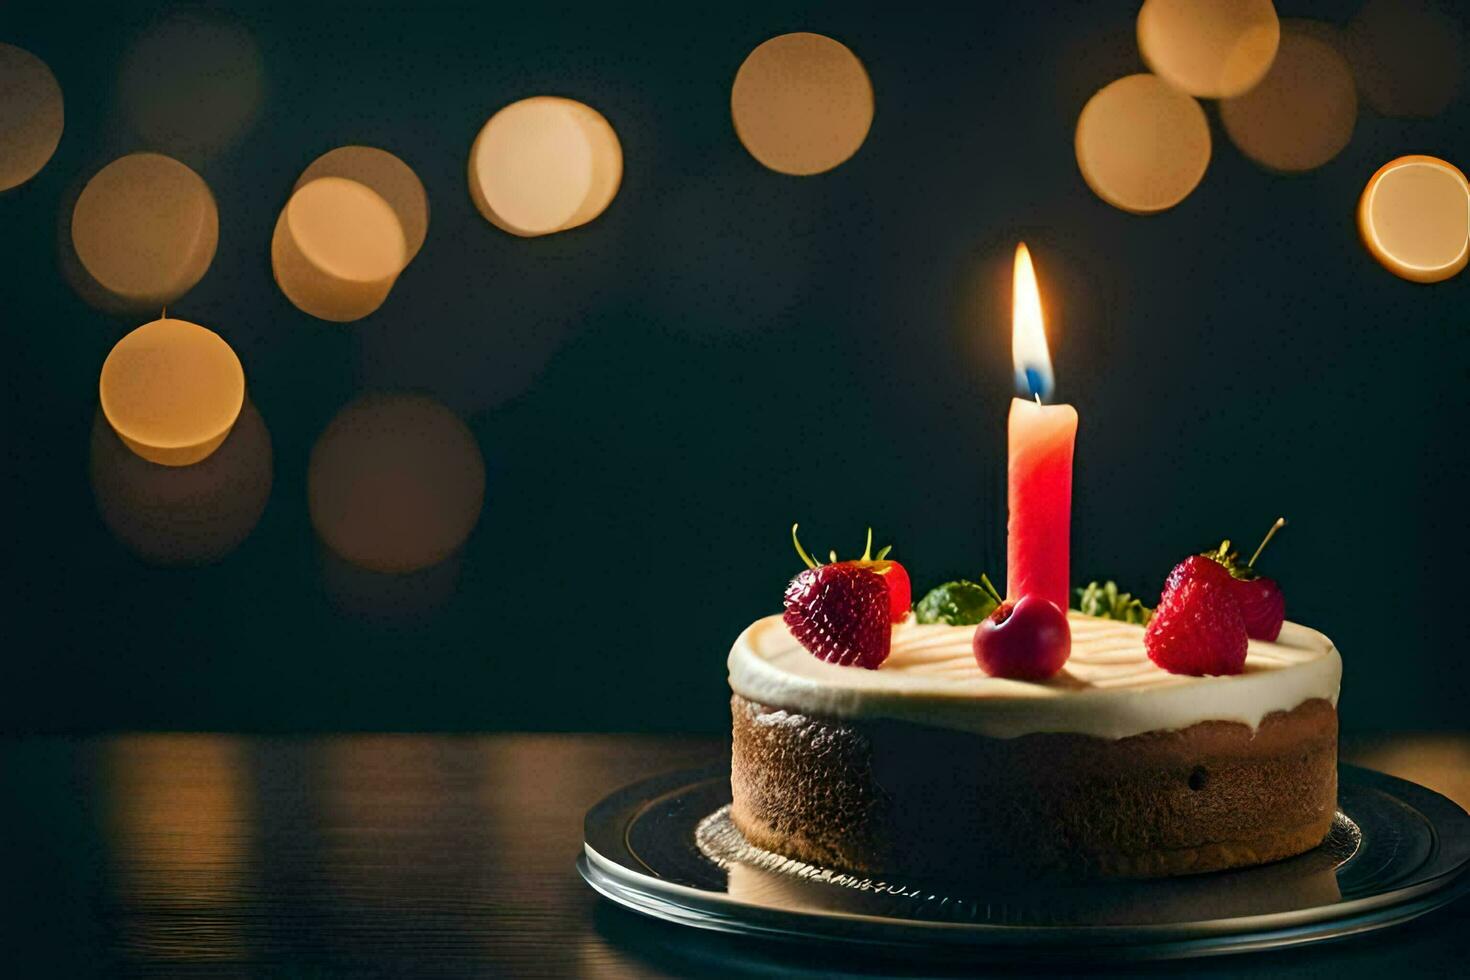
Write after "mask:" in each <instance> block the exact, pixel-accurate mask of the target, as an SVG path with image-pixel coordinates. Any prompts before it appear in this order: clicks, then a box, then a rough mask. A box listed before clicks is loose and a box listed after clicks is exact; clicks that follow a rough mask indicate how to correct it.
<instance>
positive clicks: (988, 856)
mask: <svg viewBox="0 0 1470 980" xmlns="http://www.w3.org/2000/svg"><path fill="white" fill-rule="evenodd" d="M1334 694H1335V686H1334ZM731 709H732V719H733V728H732V731H733V758H732V766H731V789H732V792H733V797H734V800H733V805H732V807H731V818H732V819H733V820H734V822H735V824H736V826H737V827H739V828H740V830H741V832H742V833H744V834H745V835H746V837H747V838H748V839H749V840H750V841H751V842H752V843H754V844H756V845H758V846H760V847H763V848H766V849H767V850H771V851H775V852H777V853H781V854H785V855H787V856H790V857H795V858H799V859H801V860H804V861H809V862H812V863H816V864H823V865H828V866H833V867H839V868H844V869H847V870H852V871H860V872H865V873H887V874H894V873H903V874H908V875H935V876H946V875H954V874H961V875H965V876H973V875H975V874H976V873H984V872H990V871H993V872H1001V873H1004V872H1014V871H1025V870H1031V869H1040V868H1046V869H1058V870H1066V871H1074V872H1083V873H1092V874H1102V875H1116V876H1139V877H1152V876H1164V875H1177V874H1189V873H1195V872H1203V871H1214V870H1221V869H1225V868H1235V867H1244V866H1247V865H1253V864H1260V863H1264V862H1266V861H1273V860H1277V859H1280V858H1284V857H1289V856H1291V855H1294V854H1299V853H1302V852H1303V851H1306V850H1309V849H1311V848H1312V847H1315V846H1316V845H1317V844H1319V843H1320V842H1321V840H1322V839H1323V838H1324V837H1325V836H1326V834H1327V832H1328V830H1329V829H1330V827H1331V824H1332V817H1333V813H1334V810H1335V807H1336V797H1337V711H1336V708H1335V706H1334V704H1333V701H1332V700H1331V699H1328V698H1325V697H1312V698H1308V699H1306V700H1304V701H1302V702H1301V703H1300V704H1298V705H1296V706H1295V707H1292V708H1291V709H1290V710H1279V711H1274V712H1272V713H1270V714H1268V715H1266V716H1265V717H1264V718H1263V719H1261V721H1260V723H1259V724H1258V725H1256V726H1255V727H1254V728H1252V727H1251V726H1250V725H1247V724H1242V723H1240V722H1236V721H1222V720H1206V721H1200V722H1197V723H1195V724H1192V725H1189V726H1188V727H1184V728H1180V729H1175V730H1156V731H1147V732H1143V733H1140V734H1136V735H1131V736H1127V737H1124V738H1118V739H1110V738H1102V737H1098V736H1095V735H1090V734H1081V733H1075V732H1038V733H1032V734H1025V735H1021V736H1018V737H1014V738H994V737H990V736H987V735H982V734H977V733H975V732H971V731H962V730H958V729H954V728H946V727H934V726H928V725H923V724H916V723H913V722H909V721H903V720H896V719H890V718H834V717H824V716H821V715H817V714H811V713H802V712H800V711H794V710H790V709H787V708H783V707H781V706H777V705H765V704H762V703H759V702H756V701H753V700H750V699H748V698H746V697H744V696H742V695H741V694H740V693H738V692H737V693H735V694H734V695H733V697H732V699H731Z"/></svg>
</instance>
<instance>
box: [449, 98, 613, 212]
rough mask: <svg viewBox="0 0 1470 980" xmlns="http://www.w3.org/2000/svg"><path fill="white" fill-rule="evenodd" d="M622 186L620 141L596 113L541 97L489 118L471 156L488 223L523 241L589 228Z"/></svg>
mask: <svg viewBox="0 0 1470 980" xmlns="http://www.w3.org/2000/svg"><path fill="white" fill-rule="evenodd" d="M622 180H623V149H622V145H621V144H620V143H619V142H618V136H617V133H615V132H614V131H613V128H612V126H611V125H610V124H609V123H608V121H607V120H606V119H605V118H603V116H602V114H601V113H599V112H598V111H597V110H595V109H593V108H592V107H590V106H587V105H583V104H582V103H581V102H576V101H573V100H572V99H563V98H558V97H554V96H546V95H541V96H535V97H533V98H529V99H522V100H521V101H519V102H513V103H511V104H510V105H508V106H506V107H505V108H503V109H501V110H500V111H499V112H497V113H495V115H493V116H491V117H490V121H489V122H487V123H485V125H484V127H483V128H482V129H481V130H480V133H479V135H478V136H476V137H475V142H474V145H473V146H472V147H471V148H470V163H469V185H470V197H471V198H472V199H473V200H474V202H475V206H476V207H477V208H479V210H480V213H481V214H482V215H484V216H485V220H486V221H489V222H490V223H491V224H493V225H495V226H496V227H497V228H500V229H501V230H503V231H508V232H510V233H511V234H512V235H520V236H522V237H526V238H529V237H533V236H536V235H549V234H551V233H553V232H558V231H566V230H568V229H571V228H575V227H577V226H578V225H584V224H586V223H587V222H589V221H591V220H592V219H594V218H596V217H597V216H598V215H600V214H602V212H603V211H605V210H606V209H607V206H608V205H609V204H611V203H612V199H613V197H615V196H616V195H617V192H618V187H619V186H620V185H621V184H622Z"/></svg>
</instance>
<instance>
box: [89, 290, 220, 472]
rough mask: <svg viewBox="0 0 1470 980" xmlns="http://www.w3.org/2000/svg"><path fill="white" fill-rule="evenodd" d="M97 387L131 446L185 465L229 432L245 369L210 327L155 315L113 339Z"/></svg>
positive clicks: (142, 453)
mask: <svg viewBox="0 0 1470 980" xmlns="http://www.w3.org/2000/svg"><path fill="white" fill-rule="evenodd" d="M97 387H98V392H99V394H100V396H101V401H102V413H103V414H104V415H105V416H107V421H108V423H109V424H110V425H111V426H112V427H113V429H115V430H116V431H117V434H118V436H119V437H121V439H122V440H123V442H125V443H127V445H128V447H129V448H130V449H132V450H133V452H135V453H137V454H138V455H139V456H142V457H143V458H144V459H147V460H151V461H153V462H155V463H161V464H162V465H164V466H188V465H190V464H191V463H197V462H199V461H200V460H201V459H204V458H205V457H206V456H208V455H209V454H210V453H212V452H214V450H215V448H216V447H218V446H219V444H220V443H222V442H224V440H225V436H227V435H229V434H230V426H232V425H234V424H235V419H236V418H238V417H239V415H240V406H241V404H242V403H243V402H244V400H245V372H244V370H243V369H242V368H241V367H240V359H239V358H238V357H236V356H235V352H234V351H233V350H231V349H230V345H229V344H227V343H225V341H224V339H223V338H221V337H220V335H219V334H217V333H215V332H214V331H212V330H207V329H205V328H204V327H201V326H199V325H198V324H197V323H190V322H189V321H187V320H174V319H164V320H154V321H153V322H152V323H145V324H143V326H141V327H139V328H138V329H136V330H134V331H133V332H132V333H130V334H128V335H127V336H126V337H124V338H123V339H122V340H119V341H118V342H117V344H116V346H114V347H113V348H112V352H111V353H110V354H108V355H107V360H106V361H104V362H103V364H102V377H101V380H100V381H99V383H98V386H97Z"/></svg>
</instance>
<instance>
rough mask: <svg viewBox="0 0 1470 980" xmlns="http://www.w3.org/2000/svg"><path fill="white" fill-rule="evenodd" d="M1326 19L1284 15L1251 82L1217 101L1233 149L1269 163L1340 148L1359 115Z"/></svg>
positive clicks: (1293, 161)
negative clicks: (1275, 43)
mask: <svg viewBox="0 0 1470 980" xmlns="http://www.w3.org/2000/svg"><path fill="white" fill-rule="evenodd" d="M1335 40H1336V39H1335V37H1334V34H1333V28H1332V27H1330V26H1329V25H1327V24H1318V23H1311V22H1305V21H1286V22H1285V23H1284V24H1282V27H1281V45H1280V47H1279V48H1277V51H1276V60H1275V61H1274V62H1272V64H1271V70H1270V71H1268V72H1267V73H1266V77H1265V78H1263V79H1262V80H1261V82H1260V84H1258V85H1257V86H1256V87H1255V88H1253V89H1251V90H1250V91H1249V92H1247V93H1245V94H1244V95H1241V96H1238V97H1236V98H1233V99H1226V100H1225V101H1223V102H1221V103H1220V119H1221V121H1222V122H1223V123H1224V124H1225V132H1227V133H1228V134H1229V135H1230V139H1231V140H1232V141H1234V143H1235V145H1236V146H1237V147H1238V148H1239V149H1240V152H1242V153H1244V154H1245V155H1246V156H1248V157H1250V158H1251V159H1252V160H1254V161H1256V162H1257V163H1259V164H1261V165H1262V166H1264V167H1270V168H1271V169H1273V170H1285V171H1301V170H1312V169H1314V168H1316V167H1320V166H1322V165H1323V164H1324V163H1326V162H1327V161H1328V160H1331V159H1332V158H1333V157H1335V156H1337V154H1338V153H1340V152H1342V149H1343V147H1345V146H1347V145H1348V141H1349V140H1351V139H1352V138H1353V127H1354V126H1355V125H1356V124H1357V121H1358V92H1357V88H1356V86H1355V85H1354V84H1353V73H1352V69H1350V68H1349V67H1348V62H1347V59H1346V58H1345V57H1343V55H1342V53H1341V51H1340V50H1339V48H1338V45H1337V44H1336V43H1335Z"/></svg>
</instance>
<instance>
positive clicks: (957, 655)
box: [729, 612, 1342, 738]
mask: <svg viewBox="0 0 1470 980" xmlns="http://www.w3.org/2000/svg"><path fill="white" fill-rule="evenodd" d="M1068 619H1069V621H1070V623H1071V628H1072V656H1071V659H1069V660H1068V661H1067V666H1066V667H1064V668H1063V669H1062V671H1061V673H1059V674H1057V675H1056V676H1055V677H1053V678H1051V679H1050V680H1048V681H1045V682H1043V683H1034V682H1029V681H1015V680H1006V679H1004V678H1000V677H990V676H988V675H987V674H986V673H985V672H984V671H982V670H981V669H980V668H979V666H978V665H976V663H975V656H974V654H973V652H972V651H971V645H970V644H971V639H972V638H973V637H974V635H975V628H974V627H973V626H945V625H942V624H938V625H920V624H918V623H915V622H913V620H912V618H910V620H909V621H908V622H905V623H903V624H901V625H899V626H896V627H894V630H893V649H892V652H891V653H890V654H889V657H888V659H887V660H886V661H884V662H883V666H881V667H879V668H878V669H877V670H865V669H863V668H861V667H840V666H838V665H836V664H829V663H826V662H825V661H822V660H818V659H817V658H816V657H814V656H812V654H811V653H809V652H807V650H806V649H805V648H804V647H802V646H801V644H799V643H797V642H796V640H795V638H793V637H792V635H791V632H790V631H789V630H788V629H787V628H786V624H785V623H784V622H782V621H781V617H780V616H768V617H766V618H765V619H759V620H756V621H755V622H754V623H752V624H751V625H750V626H749V627H748V628H747V629H746V630H745V632H744V633H741V634H740V638H739V639H738V640H736V641H735V647H734V649H732V650H731V651H730V660H729V667H730V688H731V689H732V690H733V691H735V693H737V694H740V695H742V696H743V697H746V698H749V699H750V700H752V701H756V702H759V703H760V704H765V705H770V706H772V707H778V708H785V709H787V710H789V711H798V712H805V713H809V714H814V715H824V716H827V717H835V718H896V719H899V720H903V721H911V722H917V723H919V724H923V725H932V726H935V727H941V728H953V729H960V730H962V731H968V732H976V733H979V734H981V735H990V736H993V737H996V738H1014V737H1016V736H1018V735H1026V734H1030V733H1033V732H1073V733H1078V734H1084V735H1096V736H1099V737H1101V738H1125V737H1127V736H1129V735H1137V734H1139V733H1141V732H1150V731H1158V730H1165V731H1168V730H1173V729H1178V728H1187V727H1188V726H1190V725H1193V724H1195V723H1196V722H1201V721H1214V720H1218V721H1238V722H1241V723H1243V724H1246V725H1249V726H1250V727H1251V728H1253V729H1254V728H1255V727H1256V726H1258V725H1259V724H1260V723H1261V719H1263V718H1265V717H1266V716H1267V715H1268V714H1270V713H1271V712H1273V711H1289V710H1291V709H1292V708H1295V707H1296V706H1297V705H1299V704H1301V703H1302V702H1303V701H1307V700H1309V699H1311V698H1325V699H1327V700H1329V701H1331V702H1332V703H1333V704H1334V705H1335V704H1337V690H1338V684H1339V682H1340V681H1341V680H1342V658H1341V657H1339V656H1338V653H1337V648H1336V647H1334V646H1333V645H1332V641H1331V640H1329V639H1328V638H1327V637H1325V636H1323V635H1322V634H1321V633H1318V632H1317V631H1316V630H1313V629H1308V628H1307V627H1305V626H1298V625H1297V624H1296V623H1287V624H1285V625H1284V626H1282V628H1281V636H1280V637H1279V638H1278V639H1277V641H1276V642H1275V643H1266V642H1262V641H1259V640H1251V641H1250V649H1249V651H1248V652H1247V654H1246V658H1245V670H1244V672H1242V673H1240V674H1235V675H1232V676H1228V677H1190V676H1186V675H1183V674H1171V673H1169V672H1168V671H1166V670H1163V669H1162V668H1160V667H1157V666H1155V665H1154V663H1153V661H1151V660H1149V659H1148V654H1147V653H1145V652H1144V648H1143V627H1141V626H1132V625H1129V624H1128V623H1119V622H1114V621H1112V620H1107V619H1095V618H1093V617H1091V616H1084V615H1082V614H1081V613H1078V612H1072V613H1069V614H1068Z"/></svg>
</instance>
